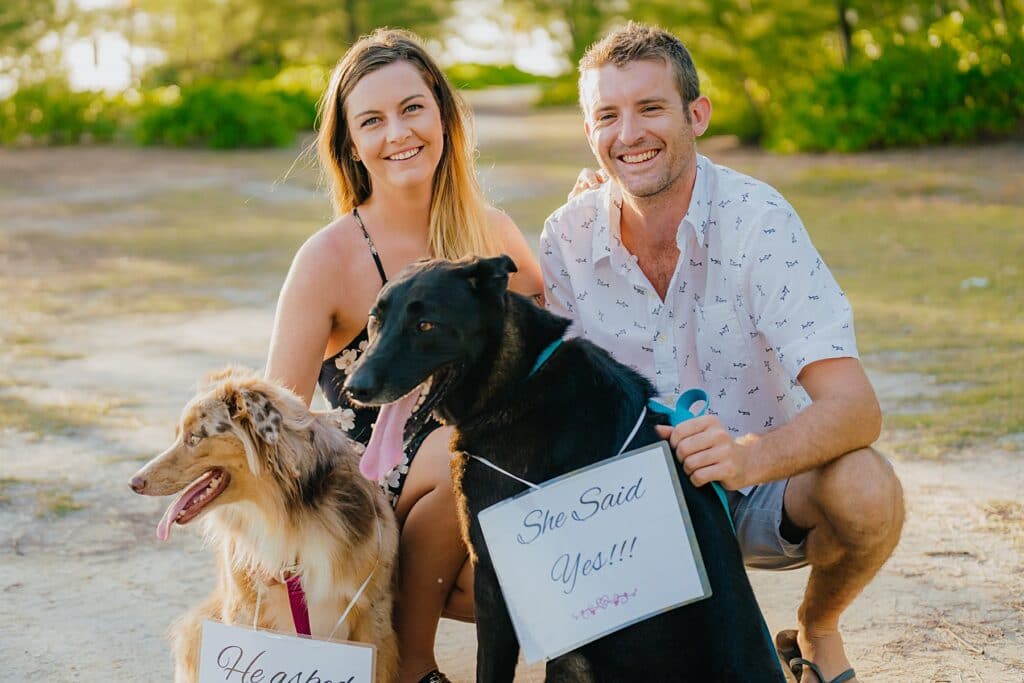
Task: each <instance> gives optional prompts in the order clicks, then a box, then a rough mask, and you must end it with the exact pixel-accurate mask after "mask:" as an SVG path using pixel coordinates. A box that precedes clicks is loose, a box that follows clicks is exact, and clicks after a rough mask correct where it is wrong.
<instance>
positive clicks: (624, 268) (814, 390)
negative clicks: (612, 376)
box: [541, 23, 903, 683]
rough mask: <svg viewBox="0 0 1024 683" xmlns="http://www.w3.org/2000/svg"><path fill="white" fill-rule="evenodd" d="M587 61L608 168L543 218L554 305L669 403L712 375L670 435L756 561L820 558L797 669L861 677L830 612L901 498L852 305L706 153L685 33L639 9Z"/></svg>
mask: <svg viewBox="0 0 1024 683" xmlns="http://www.w3.org/2000/svg"><path fill="white" fill-rule="evenodd" d="M579 70H580V80H579V88H580V104H581V107H582V109H583V115H584V130H585V132H586V135H587V140H588V141H589V143H590V147H591V150H592V151H593V152H594V156H595V157H596V158H597V160H598V162H599V163H600V165H601V168H602V170H603V172H604V174H605V176H606V177H607V179H608V180H607V182H604V183H603V184H599V187H597V188H596V189H591V190H590V191H587V192H583V193H581V194H578V195H577V196H575V197H573V198H572V199H571V200H570V202H569V203H568V204H566V205H565V206H563V207H562V208H561V209H559V210H558V211H556V212H555V213H554V214H552V215H551V217H550V218H549V219H548V220H547V222H546V224H545V226H544V232H543V234H542V235H541V266H542V270H543V273H544V279H545V288H546V291H545V298H546V302H547V305H548V307H549V308H550V309H551V310H552V311H554V312H556V313H559V314H561V315H564V316H566V317H568V318H570V319H572V320H573V331H574V332H575V334H579V335H582V336H585V337H587V338H589V339H591V340H593V341H594V342H595V343H597V344H599V345H601V346H603V347H605V348H606V349H608V350H609V351H610V352H611V353H612V354H613V355H614V356H615V357H616V358H617V359H618V360H620V361H622V362H624V363H626V364H627V365H630V366H631V367H633V368H634V369H636V370H638V371H640V372H641V373H643V374H645V375H646V376H647V377H648V378H649V379H650V380H651V381H652V382H654V385H655V387H656V388H657V391H658V393H659V394H660V395H661V398H662V400H663V401H664V402H666V403H669V404H674V402H675V399H676V397H678V396H679V394H680V393H682V392H683V391H685V390H686V389H687V388H689V387H693V386H699V387H702V388H704V389H705V390H706V391H707V392H708V395H709V396H710V397H711V399H710V405H709V408H708V411H707V415H705V416H703V417H699V418H696V419H693V420H690V421H687V422H683V423H682V424H680V425H679V426H677V427H676V428H675V429H674V430H671V429H669V428H667V427H666V428H663V429H664V431H663V436H665V437H666V438H668V439H669V442H670V444H671V445H672V448H673V449H674V450H675V452H676V455H677V457H678V458H679V460H680V461H681V462H682V463H683V464H684V470H685V471H686V473H687V474H688V475H689V476H690V478H691V480H692V481H693V483H694V484H695V485H698V486H701V485H704V484H707V483H708V482H711V481H717V482H720V483H721V484H722V485H723V486H724V487H725V488H726V489H727V490H728V491H729V495H728V499H729V505H730V512H731V514H732V516H733V520H734V523H735V526H736V530H737V536H738V540H739V543H740V546H741V549H742V550H743V555H744V560H745V562H746V563H747V565H748V566H749V567H755V568H761V569H770V570H784V569H793V568H797V567H802V566H805V565H810V567H811V571H810V576H809V580H808V584H807V588H806V591H805V593H804V598H803V602H802V603H801V605H800V606H799V609H798V610H797V614H796V621H797V626H798V628H797V630H796V631H784V632H782V633H780V634H779V635H778V636H777V643H778V645H779V650H780V653H782V654H783V655H784V657H785V658H786V659H787V660H792V667H793V669H794V671H795V672H796V673H797V676H798V677H800V680H802V681H804V682H805V683H806V682H812V681H819V680H820V681H822V682H823V683H825V682H834V683H842V682H843V681H852V680H855V676H854V673H853V669H852V667H851V665H850V662H849V660H848V658H847V656H846V653H845V650H844V647H843V639H842V636H841V634H840V631H839V619H840V616H841V614H842V613H843V612H844V611H845V610H846V608H847V607H848V606H849V605H850V603H851V602H852V601H853V600H854V598H855V597H856V596H857V595H858V594H859V593H860V592H861V590H863V588H864V587H865V586H866V585H867V584H868V582H869V581H870V580H871V578H872V577H873V576H874V575H875V573H876V572H877V571H878V569H879V568H880V567H881V566H882V564H883V563H884V562H885V561H886V560H887V559H888V557H889V556H890V554H891V553H892V551H893V549H894V548H895V546H896V543H897V541H898V540H899V535H900V531H901V529H902V525H903V498H902V490H901V487H900V484H899V481H898V479H897V478H896V475H895V474H894V472H893V470H892V468H891V466H890V465H889V463H888V462H887V461H886V460H885V458H883V457H881V456H880V455H879V454H878V453H877V452H875V451H874V450H873V449H872V448H871V447H870V444H871V443H872V442H874V441H875V439H876V438H877V437H878V434H879V430H880V428H881V413H880V409H879V406H878V400H877V398H876V397H875V393H874V390H873V389H872V387H871V384H870V382H869V381H868V378H867V376H866V374H865V373H864V370H863V368H862V366H861V364H860V361H859V360H858V355H857V345H856V340H855V337H854V331H853V314H852V311H851V309H850V305H849V302H848V301H847V299H846V297H845V295H844V294H843V292H842V290H841V289H840V288H839V286H838V284H837V283H836V281H835V279H834V278H833V277H832V274H831V273H830V272H829V270H828V268H827V267H826V266H825V264H824V263H823V262H822V260H821V257H820V256H819V254H818V252H817V251H816V250H815V248H814V246H813V245H812V244H811V241H810V238H809V236H808V234H807V231H806V230H805V229H804V226H803V224H802V223H801V221H800V218H799V217H798V216H797V214H796V212H795V210H794V209H793V207H792V206H790V204H789V203H788V202H787V201H786V200H785V199H784V198H783V197H782V196H781V195H780V194H779V193H778V192H777V191H776V190H774V189H773V188H771V187H769V186H768V185H766V184H765V183H762V182H760V181H758V180H755V179H753V178H750V177H748V176H745V175H742V174H740V173H737V172H735V171H733V170H731V169H728V168H726V167H724V166H719V165H716V164H714V163H712V162H711V161H710V160H709V159H707V158H706V157H704V156H701V155H699V154H697V149H696V139H697V138H698V137H700V135H702V134H703V133H704V131H706V130H707V127H708V123H709V121H710V119H711V102H710V101H709V100H708V98H707V97H705V96H703V95H701V94H700V85H699V81H698V78H697V71H696V68H695V67H694V64H693V61H692V59H691V57H690V54H689V52H688V51H687V50H686V48H685V47H684V46H683V44H682V43H681V42H680V41H679V40H678V39H677V38H676V37H675V36H673V35H672V34H670V33H667V32H666V31H663V30H661V29H657V28H652V27H647V26H642V25H639V24H635V23H630V24H629V25H628V26H627V27H625V28H623V29H620V30H618V31H616V32H614V33H612V34H610V35H608V36H607V37H606V38H604V39H603V40H601V41H600V42H598V43H596V44H595V45H593V46H592V47H591V48H590V49H589V50H588V51H587V53H586V54H585V55H584V56H583V59H582V60H581V61H580V66H579Z"/></svg>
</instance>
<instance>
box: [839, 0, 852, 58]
mask: <svg viewBox="0 0 1024 683" xmlns="http://www.w3.org/2000/svg"><path fill="white" fill-rule="evenodd" d="M848 9H849V4H848V2H847V0H837V2H836V11H837V13H838V14H839V16H838V19H839V39H840V41H841V43H842V51H843V67H844V68H845V67H849V66H850V56H851V54H852V52H853V49H852V36H853V27H852V26H850V22H849V20H848V19H847V17H846V12H847V10H848Z"/></svg>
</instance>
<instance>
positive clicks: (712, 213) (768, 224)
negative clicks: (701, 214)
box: [705, 160, 798, 249]
mask: <svg viewBox="0 0 1024 683" xmlns="http://www.w3.org/2000/svg"><path fill="white" fill-rule="evenodd" d="M706 161H707V162H708V170H709V173H708V179H707V184H706V188H705V193H706V194H705V197H706V201H707V202H708V205H709V206H708V211H709V218H708V220H709V222H710V223H712V224H714V225H715V226H716V227H717V228H718V229H717V230H712V231H710V235H709V237H711V238H712V239H713V238H714V236H716V235H717V236H718V237H719V238H721V240H722V242H723V243H724V244H726V245H731V246H732V247H733V248H735V249H741V248H742V244H743V243H744V242H745V241H746V238H748V237H750V236H752V235H753V234H754V233H755V232H757V231H764V230H768V231H769V232H771V231H773V229H777V228H781V227H783V226H784V225H786V224H788V223H789V221H790V220H791V219H794V218H797V219H798V216H797V213H796V210H795V209H794V208H793V205H792V204H790V203H789V201H787V200H786V198H785V197H783V196H782V193H781V192H779V191H778V190H777V189H775V188H774V187H773V186H772V185H769V184H768V183H766V182H765V181H763V180H759V179H757V178H754V177H753V176H749V175H747V174H745V173H741V172H739V171H736V170H734V169H732V168H729V167H728V166H723V165H721V164H714V163H712V162H710V161H709V160H706Z"/></svg>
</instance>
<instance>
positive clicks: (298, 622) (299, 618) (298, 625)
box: [252, 499, 384, 640]
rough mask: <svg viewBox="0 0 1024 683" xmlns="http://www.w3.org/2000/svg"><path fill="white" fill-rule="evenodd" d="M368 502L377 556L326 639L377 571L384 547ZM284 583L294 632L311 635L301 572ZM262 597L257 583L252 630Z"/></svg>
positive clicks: (257, 617)
mask: <svg viewBox="0 0 1024 683" xmlns="http://www.w3.org/2000/svg"><path fill="white" fill-rule="evenodd" d="M370 504H371V506H372V507H373V518H374V521H376V522H377V558H376V559H375V560H374V562H373V568H372V569H370V573H369V575H367V577H366V579H364V580H363V583H362V585H361V586H359V590H357V591H356V594H355V595H354V596H352V600H351V601H349V603H348V607H346V608H345V611H344V612H342V613H341V617H340V618H339V619H338V621H337V623H336V624H334V628H333V629H331V633H330V635H328V636H327V640H332V639H333V638H334V634H335V633H337V632H338V629H339V628H341V625H342V624H343V623H345V619H346V618H347V617H348V615H349V612H351V611H352V608H353V607H355V605H356V603H357V602H358V601H359V598H360V597H362V595H363V592H364V591H365V590H366V587H367V586H369V585H370V579H372V578H373V575H374V574H375V573H376V571H377V567H379V566H380V555H381V551H382V550H383V549H384V533H383V532H382V531H381V528H380V515H379V514H377V506H376V505H375V504H374V501H373V500H372V499H371V500H370ZM285 585H286V586H287V587H288V603H289V605H290V607H291V611H292V622H293V623H294V625H295V632H296V633H298V634H299V635H303V636H311V635H312V632H311V631H312V629H310V625H309V608H308V606H307V605H306V592H305V591H304V590H303V589H302V574H295V575H293V576H291V577H289V578H288V579H287V580H286V581H285ZM262 599H263V586H261V585H260V584H259V583H257V584H256V613H255V614H254V615H253V618H252V630H254V631H255V630H256V628H257V624H258V623H259V618H260V603H261V602H262Z"/></svg>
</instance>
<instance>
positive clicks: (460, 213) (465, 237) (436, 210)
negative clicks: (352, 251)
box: [317, 29, 501, 259]
mask: <svg viewBox="0 0 1024 683" xmlns="http://www.w3.org/2000/svg"><path fill="white" fill-rule="evenodd" d="M399 61H405V62H409V63H410V64H412V65H413V66H414V67H416V69H417V70H418V71H419V72H420V75H422V77H423V80H424V82H425V83H426V84H427V87H429V88H430V91H431V92H432V93H433V94H434V100H435V101H436V102H437V105H438V108H439V109H440V110H441V126H442V128H443V129H444V136H445V142H444V149H443V150H442V152H441V160H440V161H439V162H438V164H437V169H436V170H435V171H434V184H433V188H432V189H433V192H432V195H431V200H430V228H429V231H430V232H429V242H428V244H429V247H430V253H431V255H433V256H435V257H440V258H448V259H456V258H460V257H462V256H466V255H468V254H477V255H481V256H492V255H495V254H498V253H500V252H501V242H500V240H499V239H498V236H497V235H495V234H494V231H492V230H491V228H490V224H489V222H488V219H487V203H486V202H485V201H484V197H483V193H482V192H481V190H480V185H479V183H478V182H477V179H476V172H475V169H474V167H473V157H474V155H475V149H474V147H473V124H472V113H471V112H470V110H469V108H468V107H467V106H466V104H465V102H464V101H463V100H462V98H461V97H459V95H458V94H457V93H456V92H455V90H454V89H453V88H452V86H451V84H450V83H449V82H448V79H447V78H445V75H444V73H443V72H442V71H441V69H440V68H439V67H438V66H437V64H436V63H435V62H434V60H433V59H432V58H431V57H430V55H428V54H427V51H426V50H425V49H424V48H423V46H422V45H421V44H420V42H419V40H418V39H417V38H416V36H414V35H413V34H412V33H409V32H408V31H402V30H398V29H377V30H376V31H374V32H373V33H371V34H370V35H368V36H364V37H363V38H360V39H359V41H358V42H356V44H355V45H353V46H352V47H351V48H349V50H348V52H346V53H345V56H344V57H342V59H341V61H339V62H338V65H337V66H336V67H334V71H333V72H332V73H331V80H330V82H329V84H328V86H327V90H326V91H324V96H323V98H322V99H321V101H320V116H319V120H320V129H319V131H318V133H317V153H318V156H319V157H320V166H321V168H322V169H323V172H324V174H325V175H326V176H327V179H328V182H329V184H330V191H331V199H332V201H333V203H334V209H335V211H336V213H337V215H339V216H340V215H342V214H345V213H347V212H349V211H351V210H352V209H353V208H355V207H357V206H359V205H360V204H362V203H363V202H365V201H366V200H367V198H369V196H370V194H371V192H372V191H373V187H372V185H371V182H370V176H369V174H368V173H367V172H366V167H365V166H363V164H362V163H361V162H359V161H356V160H355V159H354V158H353V153H354V152H355V148H354V147H353V145H352V136H351V132H350V131H349V128H348V124H347V121H346V119H345V100H346V98H348V96H349V95H350V94H351V92H352V89H353V88H354V87H355V85H356V83H358V82H359V81H360V80H361V79H362V78H363V77H364V76H366V75H367V74H370V73H373V72H374V71H376V70H378V69H380V68H382V67H385V66H388V65H389V64H394V63H395V62H399Z"/></svg>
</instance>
